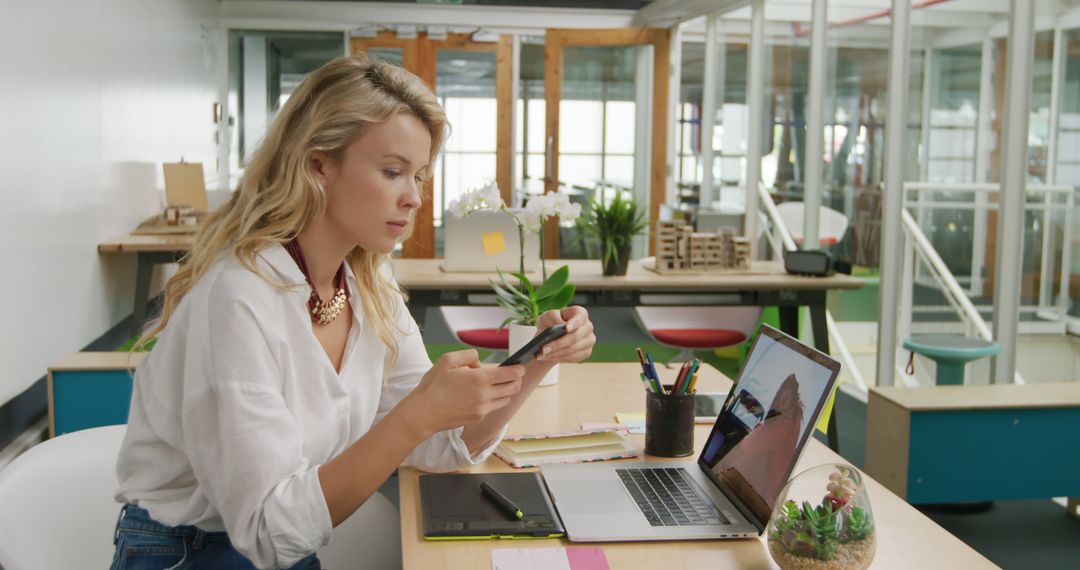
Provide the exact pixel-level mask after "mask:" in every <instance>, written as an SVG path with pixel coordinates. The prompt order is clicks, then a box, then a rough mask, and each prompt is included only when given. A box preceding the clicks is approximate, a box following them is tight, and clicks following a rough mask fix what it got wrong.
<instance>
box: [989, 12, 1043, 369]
mask: <svg viewBox="0 0 1080 570" xmlns="http://www.w3.org/2000/svg"><path fill="white" fill-rule="evenodd" d="M1034 28H1035V3H1034V2H1030V1H1028V0H1011V1H1010V2H1009V39H1008V41H1009V49H1008V51H1007V53H1006V57H1007V58H1008V59H1007V62H1006V68H1005V116H1004V117H1003V123H1004V132H1003V136H1002V141H1003V143H1002V150H1003V152H1002V160H1001V183H1002V184H1001V194H1000V196H999V200H998V204H999V206H998V227H997V241H996V246H997V255H996V259H995V263H994V266H995V267H994V339H995V340H997V341H998V343H999V344H1000V345H1001V352H1000V353H999V354H998V355H997V356H996V357H994V358H993V362H992V364H991V381H992V382H994V383H997V384H1005V383H1008V382H1012V380H1013V377H1014V374H1015V373H1016V327H1017V324H1018V323H1019V320H1020V318H1019V303H1020V262H1021V259H1022V257H1023V253H1024V201H1025V197H1026V196H1025V191H1024V188H1025V187H1026V185H1027V156H1028V155H1027V151H1028V119H1029V117H1028V115H1029V112H1030V109H1029V99H1030V96H1031V66H1032V59H1033V54H1034V46H1033V43H1034V41H1033V40H1034Z"/></svg>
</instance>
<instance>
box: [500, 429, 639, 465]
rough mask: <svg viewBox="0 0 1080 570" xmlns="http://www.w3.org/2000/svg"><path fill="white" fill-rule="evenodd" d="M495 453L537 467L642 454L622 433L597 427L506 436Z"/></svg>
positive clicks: (512, 461) (508, 461) (513, 462)
mask: <svg viewBox="0 0 1080 570" xmlns="http://www.w3.org/2000/svg"><path fill="white" fill-rule="evenodd" d="M495 455H497V456H499V457H500V458H501V459H502V460H503V461H506V462H507V463H509V464H510V465H513V466H514V467H536V466H538V465H543V464H545V463H583V462H586V461H605V460H608V459H625V458H629V457H639V456H640V455H641V453H640V452H639V451H638V449H637V447H636V446H634V444H633V442H631V441H630V439H629V438H628V437H626V435H625V434H623V433H621V432H619V431H617V430H614V429H599V430H582V431H572V432H559V433H536V434H525V435H515V436H507V437H505V438H503V440H502V443H500V444H499V447H497V448H495Z"/></svg>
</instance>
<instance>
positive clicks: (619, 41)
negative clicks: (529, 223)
mask: <svg viewBox="0 0 1080 570" xmlns="http://www.w3.org/2000/svg"><path fill="white" fill-rule="evenodd" d="M670 41H671V31H670V30H668V29H667V28H619V29H597V30H570V29H548V30H547V34H546V35H545V41H544V99H545V109H546V111H545V123H546V125H545V129H544V131H545V132H544V140H545V141H547V140H551V141H552V142H551V148H550V150H547V149H545V150H546V151H547V152H550V153H551V156H545V160H550V161H551V176H550V177H549V176H548V173H547V172H545V173H544V191H545V192H555V191H557V190H558V189H559V182H558V181H559V161H558V159H557V158H558V156H559V101H560V99H561V98H562V78H563V58H562V54H563V48H564V47H573V46H609V47H618V46H627V47H628V46H641V45H651V46H653V101H652V104H653V108H652V166H651V168H650V171H649V172H650V174H649V178H650V181H649V182H650V191H649V220H650V221H652V220H656V219H659V217H660V205H661V204H663V203H664V201H665V200H667V121H668V81H669V78H668V75H669V73H670V67H671V61H670V60H671V54H670V53H669V52H670V48H669V44H670ZM636 158H637V157H635V159H636ZM544 230H545V231H544V249H545V250H546V254H547V257H549V258H552V257H554V258H558V257H559V231H558V221H557V220H549V221H548V223H547V224H546V225H545V226H544ZM652 244H653V236H652V235H650V236H649V251H650V253H651V252H652Z"/></svg>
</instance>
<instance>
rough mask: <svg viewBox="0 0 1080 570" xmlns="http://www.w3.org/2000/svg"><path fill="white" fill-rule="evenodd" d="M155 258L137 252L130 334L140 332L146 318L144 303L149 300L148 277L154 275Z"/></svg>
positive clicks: (135, 334)
mask: <svg viewBox="0 0 1080 570" xmlns="http://www.w3.org/2000/svg"><path fill="white" fill-rule="evenodd" d="M154 264H155V260H154V259H153V256H152V255H150V254H147V253H140V254H139V265H138V269H137V270H136V275H135V307H134V309H132V311H131V335H132V336H139V335H141V334H142V327H143V321H144V320H146V305H147V304H148V303H149V302H150V279H151V278H152V277H153V276H154Z"/></svg>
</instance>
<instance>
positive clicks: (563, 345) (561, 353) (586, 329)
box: [536, 305, 596, 364]
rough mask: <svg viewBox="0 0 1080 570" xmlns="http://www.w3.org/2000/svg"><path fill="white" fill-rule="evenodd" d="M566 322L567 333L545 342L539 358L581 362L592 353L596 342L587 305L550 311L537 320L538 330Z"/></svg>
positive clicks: (546, 360) (553, 360)
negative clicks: (586, 308)
mask: <svg viewBox="0 0 1080 570" xmlns="http://www.w3.org/2000/svg"><path fill="white" fill-rule="evenodd" d="M560 323H566V334H565V335H563V336H561V337H559V338H557V339H555V340H553V341H551V342H549V343H547V344H545V345H544V348H542V349H541V350H540V353H539V354H537V355H536V358H537V360H540V361H543V362H550V363H553V364H555V363H559V362H581V361H582V360H585V359H586V358H588V357H589V355H590V354H592V349H593V345H595V344H596V335H594V334H593V324H592V321H590V320H589V312H588V311H586V310H585V307H581V306H577V305H575V306H573V307H566V308H565V309H561V310H552V311H548V312H546V313H544V314H542V315H540V318H538V319H537V320H536V330H538V331H542V330H544V329H547V328H548V327H552V326H555V325H557V324H560Z"/></svg>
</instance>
